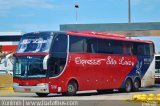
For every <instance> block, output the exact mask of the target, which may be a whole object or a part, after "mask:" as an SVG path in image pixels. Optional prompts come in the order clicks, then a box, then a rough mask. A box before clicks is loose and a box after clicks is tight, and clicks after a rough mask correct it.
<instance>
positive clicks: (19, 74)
mask: <svg viewBox="0 0 160 106" xmlns="http://www.w3.org/2000/svg"><path fill="white" fill-rule="evenodd" d="M153 60H154V44H153V42H152V41H146V40H134V39H130V38H127V37H125V36H123V35H118V34H110V33H98V32H89V31H88V32H83V31H82V32H74V31H70V32H37V33H27V34H24V35H23V36H22V38H21V40H20V43H19V46H18V49H17V51H16V53H15V61H14V72H13V75H14V78H13V81H14V84H13V88H14V91H15V92H33V93H36V94H37V95H38V96H47V95H48V94H49V93H62V94H64V95H71V96H73V95H76V92H77V91H83V90H97V91H98V92H100V93H101V92H104V91H106V90H113V89H122V90H125V91H126V92H130V91H137V90H138V89H139V88H140V87H145V86H152V85H154V82H155V79H154V73H155V70H154V69H155V68H154V67H155V62H153Z"/></svg>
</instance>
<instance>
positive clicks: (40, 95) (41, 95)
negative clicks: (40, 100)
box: [36, 93, 48, 97]
mask: <svg viewBox="0 0 160 106" xmlns="http://www.w3.org/2000/svg"><path fill="white" fill-rule="evenodd" d="M36 95H38V96H39V97H46V96H47V95H48V93H36Z"/></svg>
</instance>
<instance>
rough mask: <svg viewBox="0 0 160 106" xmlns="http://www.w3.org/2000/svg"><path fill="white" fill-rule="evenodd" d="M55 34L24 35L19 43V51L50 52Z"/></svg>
mask: <svg viewBox="0 0 160 106" xmlns="http://www.w3.org/2000/svg"><path fill="white" fill-rule="evenodd" d="M52 39H53V36H51V35H49V34H46V35H45V36H44V34H43V35H42V34H27V35H24V36H23V37H22V39H21V41H20V43H19V47H18V49H17V53H34V52H49V48H50V45H51V42H52Z"/></svg>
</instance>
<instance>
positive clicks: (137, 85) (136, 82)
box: [133, 78, 141, 92]
mask: <svg viewBox="0 0 160 106" xmlns="http://www.w3.org/2000/svg"><path fill="white" fill-rule="evenodd" d="M140 86H141V83H140V80H138V79H137V78H136V79H135V80H134V82H133V91H134V92H136V91H138V90H139V88H140Z"/></svg>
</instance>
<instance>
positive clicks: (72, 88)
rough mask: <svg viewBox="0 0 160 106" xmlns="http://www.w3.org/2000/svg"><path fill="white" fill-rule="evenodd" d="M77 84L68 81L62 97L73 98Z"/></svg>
mask: <svg viewBox="0 0 160 106" xmlns="http://www.w3.org/2000/svg"><path fill="white" fill-rule="evenodd" d="M77 88H78V87H77V83H76V82H75V81H70V82H69V84H68V87H67V92H66V93H63V95H67V96H75V95H76V92H77Z"/></svg>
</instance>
